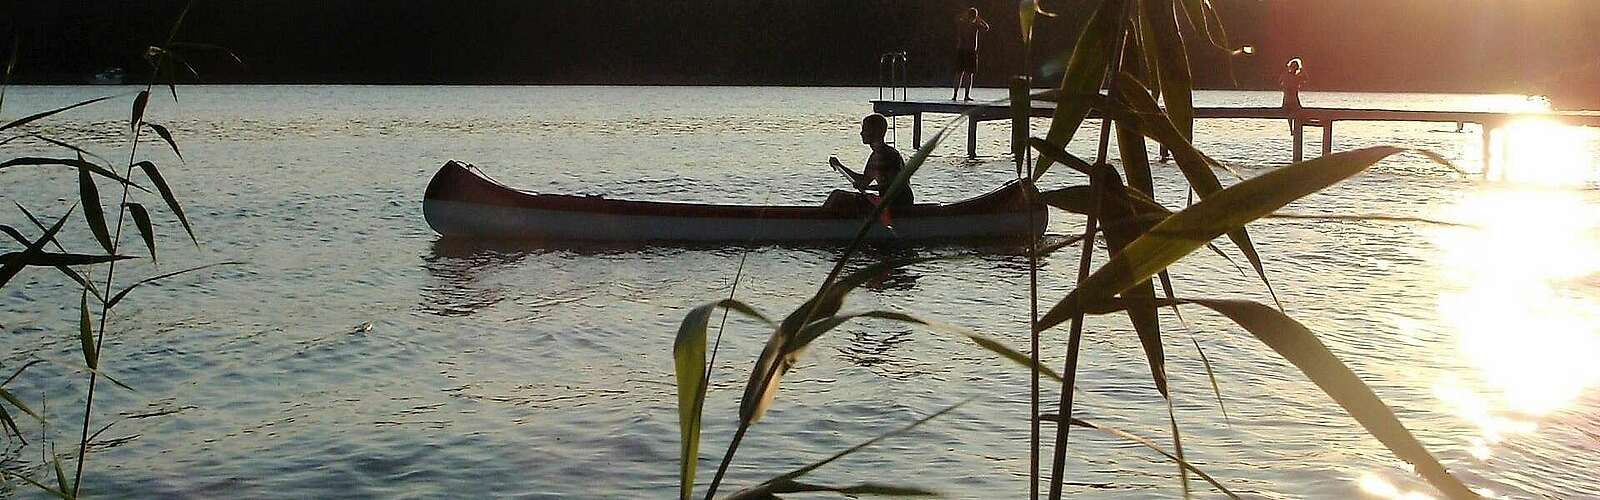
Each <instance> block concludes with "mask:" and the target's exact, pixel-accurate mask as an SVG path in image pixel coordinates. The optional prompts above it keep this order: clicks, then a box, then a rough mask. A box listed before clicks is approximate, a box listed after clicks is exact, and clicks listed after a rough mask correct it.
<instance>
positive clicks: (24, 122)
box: [0, 94, 127, 131]
mask: <svg viewBox="0 0 1600 500" xmlns="http://www.w3.org/2000/svg"><path fill="white" fill-rule="evenodd" d="M123 95H127V94H123ZM112 97H115V96H109V95H108V96H105V97H96V98H94V99H90V100H87V101H83V102H80V103H77V104H72V105H68V106H62V107H59V108H56V109H52V110H49V111H45V112H42V113H35V114H31V115H28V116H24V117H22V118H18V119H16V120H12V121H11V122H9V123H6V124H5V125H0V131H4V130H8V129H12V128H16V127H21V126H23V125H27V124H29V123H33V122H34V121H36V120H39V119H42V118H46V117H49V116H51V115H54V114H57V113H61V112H63V111H68V110H71V109H73V108H77V107H81V106H88V105H90V104H94V103H97V102H100V101H104V100H106V99H110V98H112Z"/></svg>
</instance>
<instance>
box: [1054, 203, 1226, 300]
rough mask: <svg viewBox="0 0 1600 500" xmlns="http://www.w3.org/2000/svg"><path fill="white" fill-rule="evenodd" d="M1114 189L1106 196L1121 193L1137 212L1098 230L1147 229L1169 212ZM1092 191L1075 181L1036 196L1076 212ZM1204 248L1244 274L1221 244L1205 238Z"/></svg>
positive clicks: (1167, 283) (1084, 210)
mask: <svg viewBox="0 0 1600 500" xmlns="http://www.w3.org/2000/svg"><path fill="white" fill-rule="evenodd" d="M1115 189H1118V187H1111V190H1108V191H1107V193H1106V196H1108V197H1116V196H1121V197H1122V199H1121V200H1120V201H1121V202H1125V203H1129V204H1131V205H1133V206H1134V209H1135V211H1136V212H1137V213H1138V215H1134V216H1130V217H1126V218H1123V219H1119V220H1109V221H1106V222H1104V223H1102V224H1101V226H1102V227H1101V228H1100V229H1101V230H1102V231H1103V230H1105V229H1106V227H1122V226H1138V227H1142V228H1145V229H1143V230H1148V228H1149V227H1152V226H1153V225H1154V224H1155V223H1157V222H1161V221H1162V220H1164V219H1166V218H1167V217H1169V216H1171V215H1172V211H1171V210H1168V209H1167V207H1164V206H1161V204H1159V203H1156V202H1154V201H1151V200H1150V199H1149V198H1145V197H1144V195H1142V194H1139V193H1138V192H1135V191H1130V190H1128V189H1126V188H1125V187H1122V189H1121V191H1116V190H1115ZM1092 194H1093V190H1091V189H1090V187H1089V186H1084V185H1077V186H1067V187H1064V188H1061V189H1054V190H1050V191H1045V192H1042V193H1039V196H1040V200H1041V201H1044V202H1045V204H1046V205H1049V206H1052V207H1055V208H1059V209H1062V210H1066V211H1068V212H1072V213H1075V214H1079V215H1088V214H1089V206H1090V204H1091V203H1094V202H1093V200H1092V196H1091V195H1092ZM1077 241H1080V239H1076V238H1075V239H1072V240H1071V241H1070V242H1062V243H1056V244H1054V245H1051V246H1049V247H1047V248H1049V249H1050V251H1051V252H1053V251H1055V250H1059V249H1060V248H1061V247H1062V246H1063V245H1070V244H1072V242H1077ZM1206 249H1208V250H1210V251H1211V253H1214V254H1216V255H1217V256H1219V257H1222V258H1223V259H1224V260H1227V261H1228V263H1229V264H1232V265H1233V267H1234V269H1238V270H1239V273H1240V274H1244V269H1243V268H1240V267H1239V265H1238V264H1237V263H1234V261H1233V257H1230V256H1228V253H1227V252H1223V251H1222V249H1221V248H1217V246H1216V245H1214V244H1212V243H1210V242H1207V243H1206ZM1048 253H1050V252H1041V254H1048ZM1165 273H1166V271H1164V270H1163V271H1162V272H1161V273H1160V274H1162V275H1165ZM1171 281H1172V280H1171V279H1170V278H1165V277H1164V278H1162V284H1163V286H1164V287H1165V288H1167V289H1168V290H1170V289H1171V288H1172V286H1171V285H1172V283H1171ZM1169 298H1170V297H1169Z"/></svg>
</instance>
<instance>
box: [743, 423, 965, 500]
mask: <svg viewBox="0 0 1600 500" xmlns="http://www.w3.org/2000/svg"><path fill="white" fill-rule="evenodd" d="M970 402H972V400H971V399H967V400H964V401H961V402H959V403H956V404H953V405H950V406H949V407H946V408H945V409H943V410H939V411H937V412H934V413H933V414H931V415H928V416H926V417H922V418H920V419H917V421H916V422H912V423H911V424H909V425H906V426H905V427H901V428H899V429H895V430H892V431H889V432H887V433H884V434H881V435H879V436H878V437H875V438H872V439H868V440H866V441H865V442H862V443H861V444H857V445H855V446H851V447H850V448H847V449H845V450H844V451H840V452H838V453H834V454H833V455H832V456H829V457H828V458H824V459H822V460H818V461H816V462H812V463H811V464H809V465H806V466H804V467H801V468H798V469H795V470H792V471H789V472H787V473H785V474H783V475H781V476H778V477H775V478H772V479H769V480H767V481H766V482H763V483H761V484H760V485H757V486H756V487H754V488H751V489H747V490H743V491H740V492H738V493H734V494H733V495H732V496H729V497H728V499H729V500H734V499H758V498H772V495H773V493H776V491H775V490H774V489H773V488H774V487H775V486H778V485H781V484H785V483H788V482H791V481H794V480H795V479H799V478H800V477H801V476H804V475H806V474H809V473H811V471H814V470H817V469H818V468H821V467H822V466H824V465H828V464H829V463H832V462H833V461H834V460H838V459H840V458H844V457H845V456H848V455H850V454H853V453H855V452H858V451H861V450H862V449H863V448H866V447H868V446H872V445H874V444H877V443H878V442H879V441H882V440H884V439H888V438H891V437H894V436H898V435H900V434H904V433H906V432H909V431H911V430H912V429H916V428H917V427H921V426H922V424H926V423H928V422H929V421H932V420H933V419H936V418H939V417H942V416H944V415H945V414H947V413H950V412H951V411H954V410H955V409H956V408H960V407H962V406H964V405H966V404H967V403H970Z"/></svg>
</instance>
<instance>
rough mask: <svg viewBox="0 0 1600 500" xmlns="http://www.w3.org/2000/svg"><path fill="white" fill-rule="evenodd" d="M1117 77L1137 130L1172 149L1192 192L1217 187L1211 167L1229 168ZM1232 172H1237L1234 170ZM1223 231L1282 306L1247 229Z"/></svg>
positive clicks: (1125, 77)
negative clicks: (1199, 147) (1205, 152)
mask: <svg viewBox="0 0 1600 500" xmlns="http://www.w3.org/2000/svg"><path fill="white" fill-rule="evenodd" d="M1118 78H1119V79H1120V80H1119V82H1118V87H1117V88H1118V97H1119V99H1120V100H1121V102H1122V103H1123V104H1125V105H1126V106H1128V107H1129V108H1130V109H1129V110H1128V111H1132V115H1133V117H1134V118H1135V119H1136V120H1138V126H1139V128H1140V130H1141V131H1143V132H1144V133H1145V134H1147V135H1151V137H1152V138H1154V139H1156V140H1157V141H1160V142H1161V143H1162V144H1165V145H1166V146H1167V149H1168V150H1170V151H1172V155H1173V158H1174V159H1176V160H1177V163H1178V169H1179V170H1180V171H1181V172H1183V176H1184V178H1186V179H1187V180H1188V181H1189V185H1190V187H1192V188H1193V190H1194V192H1195V194H1198V195H1199V196H1200V197H1201V198H1205V197H1206V196H1210V195H1211V194H1212V193H1216V192H1217V191H1219V190H1221V189H1222V182H1221V181H1220V180H1218V179H1217V174H1216V172H1213V171H1212V170H1211V168H1212V167H1218V168H1223V169H1225V170H1230V171H1231V169H1229V168H1228V167H1227V166H1226V165H1223V164H1222V162H1219V161H1216V160H1214V159H1211V158H1210V157H1208V156H1206V155H1204V154H1203V153H1201V152H1200V151H1199V150H1198V149H1195V147H1194V144H1193V143H1191V142H1190V139H1189V136H1188V135H1185V134H1184V133H1183V132H1182V130H1180V129H1179V128H1178V127H1177V126H1176V125H1174V124H1173V122H1172V120H1171V119H1170V118H1169V117H1167V115H1166V114H1165V113H1163V112H1162V111H1161V109H1160V107H1159V106H1157V105H1156V102H1155V100H1154V99H1151V98H1150V92H1149V91H1148V90H1147V89H1145V87H1144V85H1143V84H1142V83H1140V82H1139V81H1138V79H1136V78H1133V77H1132V75H1129V74H1127V73H1122V74H1120V76H1119V77H1118ZM1099 102H1102V103H1112V102H1113V101H1111V100H1100V101H1099ZM1113 107H1115V106H1106V107H1103V108H1102V109H1103V110H1105V109H1111V108H1113ZM1234 174H1235V175H1238V173H1237V172H1235V173H1234ZM1227 234H1228V239H1229V240H1232V241H1233V244H1234V246H1236V247H1238V248H1239V251H1240V252H1241V253H1243V254H1244V257H1245V260H1246V261H1248V262H1249V263H1250V266H1251V267H1252V268H1254V269H1255V271H1256V275H1257V276H1259V277H1260V278H1261V283H1262V285H1264V286H1266V287H1267V292H1268V293H1270V294H1272V300H1273V302H1275V303H1278V304H1279V308H1282V303H1281V302H1279V300H1278V293H1277V291H1276V290H1274V289H1273V288H1272V282H1271V281H1270V280H1268V279H1267V271H1266V267H1265V266H1263V265H1262V263H1261V255H1260V254H1259V253H1258V252H1257V251H1256V247H1255V243H1253V242H1252V241H1251V240H1250V232H1249V230H1247V229H1245V227H1244V226H1240V227H1238V228H1235V229H1233V230H1231V231H1228V233H1227Z"/></svg>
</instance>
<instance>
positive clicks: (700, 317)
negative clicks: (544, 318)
mask: <svg viewBox="0 0 1600 500" xmlns="http://www.w3.org/2000/svg"><path fill="white" fill-rule="evenodd" d="M119 297H120V295H119ZM717 308H727V309H732V310H735V311H738V312H739V313H741V314H744V315H745V316H749V317H752V318H756V319H759V320H761V321H763V322H765V323H768V324H771V323H772V320H769V319H767V317H766V316H764V315H762V314H761V313H760V312H757V311H756V310H755V309H753V308H751V307H750V306H748V305H745V304H744V303H742V302H739V301H736V300H733V299H728V300H722V301H718V302H713V303H710V304H705V305H702V306H699V307H696V308H694V309H691V310H690V311H689V314H687V315H685V316H684V318H683V324H681V325H680V326H679V327H678V335H677V338H676V340H674V341H673V344H672V361H673V371H674V373H675V374H676V377H677V382H678V430H679V433H680V435H679V439H680V444H681V450H680V455H679V465H678V484H679V496H680V497H681V498H685V499H687V498H690V497H691V496H692V495H693V493H694V476H695V468H696V466H697V465H698V462H699V459H700V419H701V415H702V412H703V409H704V408H705V404H706V392H707V390H708V389H709V387H705V383H706V381H707V380H708V379H707V377H706V327H707V325H708V324H709V323H710V319H711V312H712V311H713V310H715V309H717Z"/></svg>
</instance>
